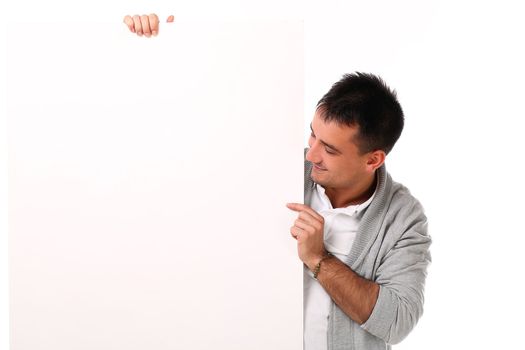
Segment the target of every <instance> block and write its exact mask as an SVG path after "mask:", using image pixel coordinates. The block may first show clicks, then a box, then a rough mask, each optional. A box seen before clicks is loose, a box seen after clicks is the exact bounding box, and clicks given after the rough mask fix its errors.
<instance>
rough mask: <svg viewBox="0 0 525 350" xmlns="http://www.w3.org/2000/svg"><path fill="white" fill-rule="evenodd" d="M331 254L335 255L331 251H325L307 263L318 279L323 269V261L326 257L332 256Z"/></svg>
mask: <svg viewBox="0 0 525 350" xmlns="http://www.w3.org/2000/svg"><path fill="white" fill-rule="evenodd" d="M331 256H333V255H332V254H331V253H330V252H328V251H325V252H324V253H323V254H322V255H321V256H319V257H317V258H315V259H312V261H311V262H310V264H306V266H307V267H308V269H309V270H310V271H312V273H313V274H314V278H316V279H317V275H318V274H319V271H320V269H321V264H322V263H323V261H325V260H326V259H328V258H330V257H331Z"/></svg>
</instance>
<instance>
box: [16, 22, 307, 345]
mask: <svg viewBox="0 0 525 350" xmlns="http://www.w3.org/2000/svg"><path fill="white" fill-rule="evenodd" d="M302 125H303V28H302V23H301V22H298V21H262V20H261V21H258V22H246V21H245V22H240V21H229V22H220V21H216V22H209V21H207V22H204V21H200V22H199V21H184V20H178V21H177V22H175V23H173V24H165V23H162V24H161V30H160V33H159V36H158V37H154V38H150V39H146V38H139V37H137V36H136V35H134V34H131V33H129V32H128V30H127V28H126V27H125V26H124V25H123V24H122V23H120V22H119V23H118V24H101V23H53V24H51V23H45V24H44V23H40V24H37V23H26V24H20V25H16V26H10V28H9V32H8V132H9V135H8V138H9V231H10V232H9V254H10V255H9V268H10V277H9V282H10V329H11V330H10V332H11V349H12V350H26V349H27V350H29V349H31V350H39V349H53V350H61V349H67V350H70V349H75V350H82V349H90V350H92V349H127V350H131V349H141V350H143V349H155V350H163V349H210V348H213V349H300V348H302V263H301V262H300V260H299V258H298V257H297V249H296V242H295V240H293V239H292V238H291V236H290V234H289V227H290V226H291V225H292V224H293V220H294V219H295V217H296V214H295V213H293V212H290V211H289V210H288V209H287V208H286V207H285V203H286V202H292V201H295V202H302V199H303V178H302V176H303V147H302V146H303V135H302Z"/></svg>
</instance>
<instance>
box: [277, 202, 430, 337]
mask: <svg viewBox="0 0 525 350" xmlns="http://www.w3.org/2000/svg"><path fill="white" fill-rule="evenodd" d="M287 206H288V208H290V209H292V210H294V211H298V212H299V217H298V219H297V220H296V221H295V223H294V226H292V228H291V229H290V233H291V234H292V236H293V237H294V238H295V239H297V247H298V252H299V258H300V259H301V260H302V261H303V262H304V263H305V265H306V266H307V267H308V268H309V269H311V270H313V269H315V266H316V264H317V263H318V262H319V261H320V260H321V258H322V257H323V256H324V255H325V254H326V251H325V248H324V241H323V232H324V219H323V217H322V216H321V215H319V214H318V213H317V212H315V210H313V209H312V208H310V207H309V206H307V205H305V204H300V203H289V204H287ZM402 211H404V213H401V214H400V217H401V218H403V219H402V220H396V221H395V222H392V223H391V225H390V230H392V232H400V233H401V234H400V235H396V236H397V237H398V238H397V241H396V242H395V244H394V246H393V247H392V248H391V249H390V250H389V251H388V253H386V255H385V256H384V257H382V259H381V264H380V265H379V267H378V268H377V271H376V273H375V276H374V281H369V280H367V279H365V278H363V277H361V276H359V275H358V274H357V273H355V272H354V271H352V270H351V269H350V268H349V267H348V266H346V265H345V264H344V263H342V262H341V261H339V260H338V259H336V258H334V257H331V258H328V259H324V260H323V261H322V262H321V269H320V271H319V273H318V275H317V279H318V280H319V283H320V284H321V285H322V286H323V287H324V288H325V290H326V292H327V293H328V294H329V295H330V297H331V298H332V299H333V300H334V302H335V303H336V304H337V305H338V306H339V308H340V309H341V310H342V311H343V312H344V313H346V314H347V315H348V317H350V318H351V319H353V320H354V321H355V322H357V323H359V324H361V327H362V328H363V329H364V330H366V331H367V332H369V333H371V334H373V335H374V336H376V337H378V338H381V339H383V340H384V341H385V342H386V343H388V344H396V343H399V342H400V341H401V340H403V339H404V338H405V337H406V336H407V335H408V333H410V331H411V330H412V329H413V328H414V326H415V325H416V323H417V321H418V320H419V318H420V317H421V315H422V313H423V290H424V284H425V279H426V270H427V267H428V265H429V263H430V261H431V258H430V253H429V246H430V244H431V239H430V237H429V236H428V235H427V220H426V216H425V215H424V212H423V209H422V207H421V205H420V204H419V202H417V201H413V202H411V203H406V204H405V205H404V206H403V209H402Z"/></svg>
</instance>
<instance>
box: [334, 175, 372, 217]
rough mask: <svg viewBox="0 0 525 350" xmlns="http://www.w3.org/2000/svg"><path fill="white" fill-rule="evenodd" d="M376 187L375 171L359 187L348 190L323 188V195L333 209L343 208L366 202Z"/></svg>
mask: <svg viewBox="0 0 525 350" xmlns="http://www.w3.org/2000/svg"><path fill="white" fill-rule="evenodd" d="M376 185H377V170H376V171H375V172H374V175H373V176H371V177H370V179H367V180H366V181H364V182H363V183H362V184H361V186H356V187H354V188H350V189H340V188H331V187H328V188H326V187H325V194H326V196H327V197H328V198H329V199H330V202H331V203H332V207H333V208H344V207H347V206H349V205H357V204H361V203H364V202H366V201H367V200H368V199H369V198H370V197H371V196H372V195H373V194H374V191H375V189H376Z"/></svg>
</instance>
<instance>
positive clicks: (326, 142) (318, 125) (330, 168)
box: [306, 110, 370, 188]
mask: <svg viewBox="0 0 525 350" xmlns="http://www.w3.org/2000/svg"><path fill="white" fill-rule="evenodd" d="M310 126H311V129H312V133H311V134H310V139H309V140H308V145H309V146H310V149H309V150H308V152H307V153H306V160H308V161H310V162H312V164H313V167H312V173H311V175H310V176H311V178H312V180H313V181H314V182H316V183H318V184H320V185H321V186H323V187H325V188H326V187H331V188H348V187H352V186H355V185H356V184H357V183H359V182H360V181H362V179H363V178H364V177H366V176H367V175H368V172H367V170H368V171H370V167H367V160H368V158H369V157H368V154H364V155H362V156H361V155H359V152H358V148H357V145H356V144H355V142H354V136H355V135H356V133H357V131H358V128H357V127H349V126H346V125H337V124H336V123H335V122H328V123H325V122H324V121H323V119H322V118H321V116H320V114H319V111H318V110H317V111H316V113H315V115H314V118H313V120H312V123H311V124H310Z"/></svg>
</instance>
